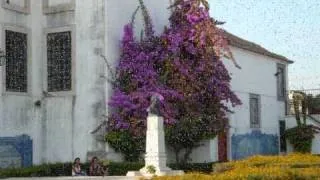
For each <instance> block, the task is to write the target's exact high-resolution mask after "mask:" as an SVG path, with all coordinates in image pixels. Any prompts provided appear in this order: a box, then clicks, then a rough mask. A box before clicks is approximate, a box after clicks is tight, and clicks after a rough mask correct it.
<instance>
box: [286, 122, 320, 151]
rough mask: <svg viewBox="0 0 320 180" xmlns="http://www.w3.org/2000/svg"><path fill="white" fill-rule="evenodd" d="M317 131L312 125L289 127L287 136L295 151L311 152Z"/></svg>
mask: <svg viewBox="0 0 320 180" xmlns="http://www.w3.org/2000/svg"><path fill="white" fill-rule="evenodd" d="M315 133H316V131H315V129H314V127H313V126H312V125H301V126H296V127H294V128H290V129H287V130H286V132H285V136H286V138H287V139H288V140H289V142H290V143H291V144H292V146H293V149H294V151H295V152H300V153H310V152H311V147H312V139H313V138H314V134H315Z"/></svg>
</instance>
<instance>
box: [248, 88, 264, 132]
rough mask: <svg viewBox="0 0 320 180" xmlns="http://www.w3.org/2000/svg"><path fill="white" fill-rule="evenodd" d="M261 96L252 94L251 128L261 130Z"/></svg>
mask: <svg viewBox="0 0 320 180" xmlns="http://www.w3.org/2000/svg"><path fill="white" fill-rule="evenodd" d="M260 109H261V108H260V96H259V95H257V94H250V128H260V126H261V110H260Z"/></svg>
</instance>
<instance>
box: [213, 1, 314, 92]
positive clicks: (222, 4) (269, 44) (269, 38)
mask: <svg viewBox="0 0 320 180" xmlns="http://www.w3.org/2000/svg"><path fill="white" fill-rule="evenodd" d="M209 3H210V8H211V10H210V13H211V16H212V17H214V18H215V19H217V20H220V21H226V24H224V25H223V28H224V29H226V30H227V31H229V32H230V33H233V34H235V35H237V36H239V37H242V38H244V39H247V40H249V41H253V42H255V43H257V44H260V45H261V46H263V47H265V48H266V49H268V50H270V51H273V52H275V53H278V54H281V55H284V56H286V57H287V58H289V59H292V60H293V61H295V63H294V64H293V65H291V66H290V68H289V84H290V85H289V88H290V89H314V88H320V0H209Z"/></svg>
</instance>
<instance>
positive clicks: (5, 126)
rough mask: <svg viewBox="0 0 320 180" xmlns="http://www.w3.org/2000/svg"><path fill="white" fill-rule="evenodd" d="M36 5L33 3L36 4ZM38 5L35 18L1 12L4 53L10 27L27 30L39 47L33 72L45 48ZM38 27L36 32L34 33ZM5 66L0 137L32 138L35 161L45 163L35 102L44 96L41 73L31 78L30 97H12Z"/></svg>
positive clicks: (0, 77) (0, 45)
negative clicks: (6, 89)
mask: <svg viewBox="0 0 320 180" xmlns="http://www.w3.org/2000/svg"><path fill="white" fill-rule="evenodd" d="M11 2H12V3H13V4H16V5H21V6H22V5H24V1H18V0H15V1H11ZM32 3H33V2H32ZM37 6H38V5H37V3H34V8H32V10H33V14H32V15H25V14H21V13H17V12H15V11H11V10H8V9H4V8H2V7H1V8H0V29H1V36H0V42H1V43H0V48H2V49H4V48H5V47H4V37H3V34H2V32H3V30H4V29H3V28H4V27H5V26H7V25H10V26H15V27H23V28H25V29H27V30H28V31H29V34H28V40H29V41H30V44H31V45H32V46H33V47H35V48H32V50H31V51H29V56H28V58H29V59H32V61H30V62H31V64H30V66H29V67H30V69H28V70H31V69H34V68H39V67H38V66H37V63H39V62H38V60H40V59H39V56H38V55H37V54H36V53H35V52H36V51H37V49H36V48H37V47H39V46H40V47H41V45H39V44H40V41H36V40H35V37H36V36H35V34H39V29H40V33H41V24H42V23H41V20H42V19H41V16H38V15H39V14H41V12H40V9H38V8H36V7H37ZM34 17H37V19H34V20H33V18H34ZM31 27H35V28H34V30H32V29H33V28H31ZM38 27H40V28H38ZM33 34H34V36H32V35H33ZM4 68H5V67H4V66H2V67H0V69H1V70H0V71H1V73H0V81H1V88H0V136H1V137H8V136H18V135H22V134H27V135H29V136H31V138H32V139H33V161H34V162H35V163H39V162H40V161H41V156H42V154H41V153H42V152H41V148H40V147H41V135H40V127H41V118H40V116H41V114H40V111H39V109H37V108H35V107H34V105H33V102H34V101H35V100H36V99H37V98H36V96H37V93H39V92H42V91H41V90H40V91H37V90H36V89H37V88H36V87H39V83H40V82H39V80H38V77H41V76H39V73H37V72H36V71H34V72H30V71H29V74H28V75H29V76H32V78H31V81H29V82H28V86H29V88H30V89H32V91H30V92H29V95H18V96H15V95H11V94H4V91H3V90H4V87H3V85H4V84H3V83H4V78H5V77H4V76H3V70H4Z"/></svg>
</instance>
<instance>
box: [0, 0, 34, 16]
mask: <svg viewBox="0 0 320 180" xmlns="http://www.w3.org/2000/svg"><path fill="white" fill-rule="evenodd" d="M1 4H2V7H3V8H4V9H7V10H11V11H15V12H18V13H22V14H30V0H24V4H25V6H24V7H22V6H18V5H15V4H8V3H7V0H2V3H1Z"/></svg>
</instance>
